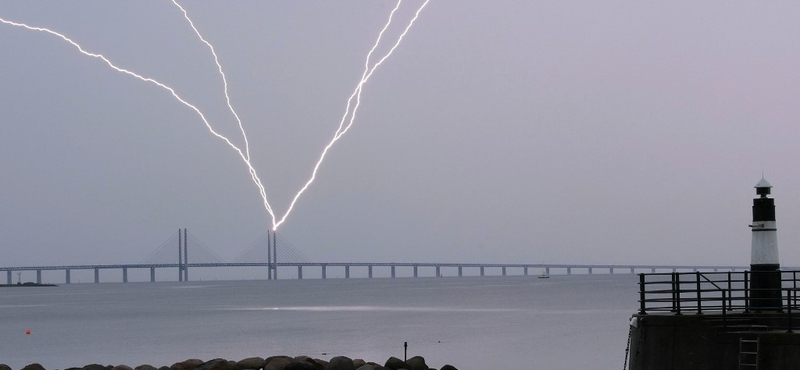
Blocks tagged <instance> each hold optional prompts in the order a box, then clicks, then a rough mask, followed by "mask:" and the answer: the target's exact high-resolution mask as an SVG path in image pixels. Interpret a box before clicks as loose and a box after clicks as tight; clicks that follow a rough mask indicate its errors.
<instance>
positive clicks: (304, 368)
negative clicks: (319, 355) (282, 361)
mask: <svg viewBox="0 0 800 370" xmlns="http://www.w3.org/2000/svg"><path fill="white" fill-rule="evenodd" d="M283 370H317V368H316V367H315V366H314V365H312V364H311V363H309V362H307V361H292V362H290V363H289V364H288V365H286V367H284V368H283Z"/></svg>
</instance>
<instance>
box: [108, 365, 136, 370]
mask: <svg viewBox="0 0 800 370" xmlns="http://www.w3.org/2000/svg"><path fill="white" fill-rule="evenodd" d="M111 370H133V369H132V368H131V367H130V366H128V365H117V366H114V367H112V368H111Z"/></svg>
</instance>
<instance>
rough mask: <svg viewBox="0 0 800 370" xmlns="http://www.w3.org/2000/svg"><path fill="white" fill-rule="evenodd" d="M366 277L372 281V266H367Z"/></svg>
mask: <svg viewBox="0 0 800 370" xmlns="http://www.w3.org/2000/svg"><path fill="white" fill-rule="evenodd" d="M367 276H369V278H370V279H372V265H369V266H367Z"/></svg>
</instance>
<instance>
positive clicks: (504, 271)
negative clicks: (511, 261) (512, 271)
mask: <svg viewBox="0 0 800 370" xmlns="http://www.w3.org/2000/svg"><path fill="white" fill-rule="evenodd" d="M503 276H506V267H505V266H503Z"/></svg>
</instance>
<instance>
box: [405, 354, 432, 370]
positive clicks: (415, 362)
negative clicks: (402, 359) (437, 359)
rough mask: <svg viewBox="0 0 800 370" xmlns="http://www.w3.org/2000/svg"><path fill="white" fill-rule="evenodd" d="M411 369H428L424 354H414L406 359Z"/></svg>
mask: <svg viewBox="0 0 800 370" xmlns="http://www.w3.org/2000/svg"><path fill="white" fill-rule="evenodd" d="M406 365H408V369H409V370H428V365H426V364H425V359H424V358H423V357H422V356H414V357H412V358H409V359H408V361H406Z"/></svg>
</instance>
